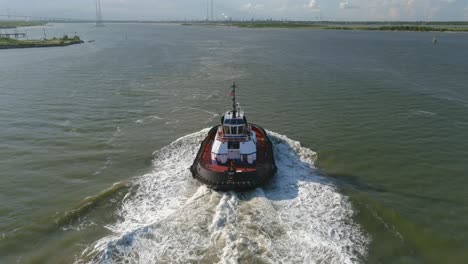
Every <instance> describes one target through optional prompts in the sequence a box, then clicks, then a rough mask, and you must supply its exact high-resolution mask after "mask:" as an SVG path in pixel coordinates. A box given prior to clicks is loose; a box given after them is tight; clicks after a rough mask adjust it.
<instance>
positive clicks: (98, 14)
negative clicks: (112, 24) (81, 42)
mask: <svg viewBox="0 0 468 264" xmlns="http://www.w3.org/2000/svg"><path fill="white" fill-rule="evenodd" d="M102 25H104V24H103V22H102V13H101V0H96V26H102Z"/></svg>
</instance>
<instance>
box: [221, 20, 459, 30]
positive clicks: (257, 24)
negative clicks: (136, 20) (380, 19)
mask: <svg viewBox="0 0 468 264" xmlns="http://www.w3.org/2000/svg"><path fill="white" fill-rule="evenodd" d="M226 25H231V26H236V27H241V28H306V29H325V30H374V31H375V30H378V31H422V32H425V31H436V32H446V31H447V32H468V25H465V24H464V25H457V24H454V25H451V24H441V25H438V24H431V26H426V25H414V24H413V25H404V24H397V25H381V24H375V25H373V24H354V25H353V24H345V25H339V24H320V23H297V22H240V23H232V24H226Z"/></svg>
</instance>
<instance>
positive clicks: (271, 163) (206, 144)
mask: <svg viewBox="0 0 468 264" xmlns="http://www.w3.org/2000/svg"><path fill="white" fill-rule="evenodd" d="M218 127H219V126H215V127H213V128H212V129H211V130H210V131H209V132H208V136H207V137H206V138H205V139H204V140H203V142H202V143H201V146H200V149H199V151H198V154H197V157H196V158H195V160H194V162H193V164H192V166H191V167H190V171H191V172H192V176H193V177H194V178H195V179H196V180H198V181H199V182H201V183H203V184H205V185H207V186H208V187H209V188H211V189H214V190H218V191H232V190H233V191H243V190H249V189H254V188H256V187H259V186H261V185H263V184H264V183H266V182H267V181H268V180H269V179H270V178H272V177H273V175H275V173H276V170H277V169H276V164H275V159H274V156H273V145H272V143H271V140H270V139H269V138H268V136H267V134H266V132H265V130H264V129H263V128H261V127H259V126H257V125H253V124H252V125H251V127H252V131H254V132H255V133H256V136H257V157H258V158H257V161H256V164H255V165H252V166H236V167H235V169H232V168H229V166H222V165H217V164H213V163H212V161H211V145H212V143H213V141H214V139H215V136H216V133H217V131H218Z"/></svg>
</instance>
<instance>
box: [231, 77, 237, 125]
mask: <svg viewBox="0 0 468 264" xmlns="http://www.w3.org/2000/svg"><path fill="white" fill-rule="evenodd" d="M236 87H237V85H236V82H234V83H233V84H232V86H231V88H232V95H233V96H232V117H236V116H237V114H236V112H237V111H236Z"/></svg>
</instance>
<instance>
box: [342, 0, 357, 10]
mask: <svg viewBox="0 0 468 264" xmlns="http://www.w3.org/2000/svg"><path fill="white" fill-rule="evenodd" d="M339 6H340V9H358V8H359V7H358V6H355V5H352V4H351V3H350V2H349V0H343V1H341V2H340V5H339Z"/></svg>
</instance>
